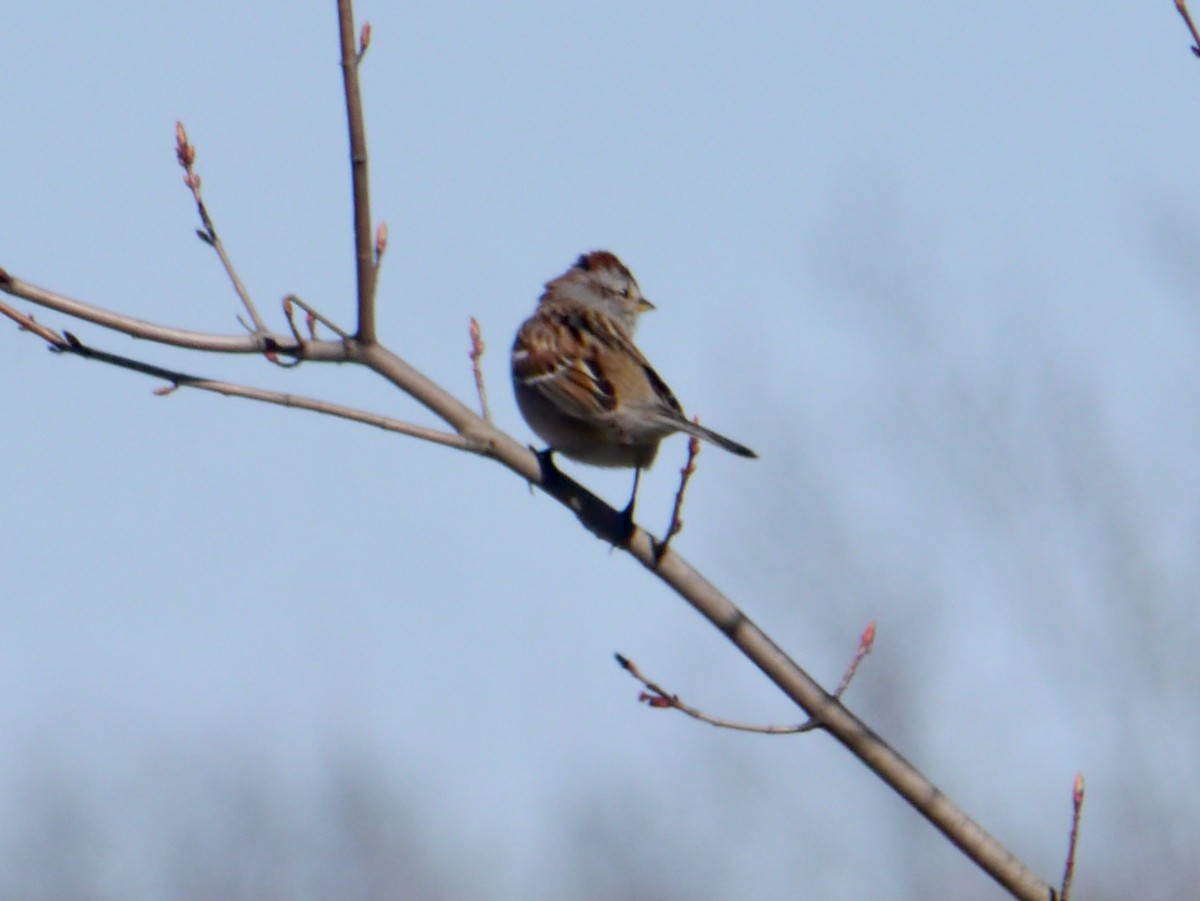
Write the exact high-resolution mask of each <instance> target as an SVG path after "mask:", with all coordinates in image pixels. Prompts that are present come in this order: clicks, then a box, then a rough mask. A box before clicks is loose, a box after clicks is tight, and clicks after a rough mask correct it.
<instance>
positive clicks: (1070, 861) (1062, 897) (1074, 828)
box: [1058, 773, 1083, 901]
mask: <svg viewBox="0 0 1200 901" xmlns="http://www.w3.org/2000/svg"><path fill="white" fill-rule="evenodd" d="M1071 804H1072V811H1071V839H1070V843H1069V844H1068V845H1067V864H1066V867H1065V868H1064V869H1063V879H1062V888H1061V889H1060V890H1059V893H1058V897H1059V901H1071V883H1072V882H1073V881H1074V879H1075V849H1076V847H1077V846H1078V844H1079V821H1080V818H1081V816H1082V814H1083V773H1076V774H1075V783H1074V785H1072V787H1071Z"/></svg>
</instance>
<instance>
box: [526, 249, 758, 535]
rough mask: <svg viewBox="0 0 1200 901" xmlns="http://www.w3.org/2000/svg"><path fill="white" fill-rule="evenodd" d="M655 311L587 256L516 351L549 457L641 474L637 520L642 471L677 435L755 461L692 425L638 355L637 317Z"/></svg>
mask: <svg viewBox="0 0 1200 901" xmlns="http://www.w3.org/2000/svg"><path fill="white" fill-rule="evenodd" d="M653 309H654V305H653V304H652V303H650V301H648V300H646V299H645V298H644V297H642V292H641V289H640V288H639V287H638V283H637V282H636V281H635V280H634V278H633V275H632V274H630V272H629V270H628V269H626V268H625V266H624V265H623V264H622V263H621V261H620V260H618V259H617V258H616V257H615V256H614V255H613V254H611V253H609V252H608V251H606V250H598V251H594V252H592V253H588V254H584V255H583V256H581V257H580V258H579V259H578V260H577V261H576V262H575V265H574V266H572V267H571V268H570V269H568V270H567V271H566V272H564V273H563V274H562V275H560V276H558V278H555V279H553V280H551V281H549V282H547V283H546V290H545V291H544V292H543V293H542V296H541V299H540V300H539V301H538V305H537V309H535V310H534V311H533V315H532V316H530V317H529V318H528V319H526V320H525V322H524V324H523V325H522V326H521V328H520V330H519V331H518V332H517V337H516V340H515V341H513V348H512V379H513V390H514V392H515V393H516V397H517V406H518V407H520V409H521V415H522V416H524V417H525V421H526V422H527V423H529V427H530V428H532V429H533V430H534V431H535V432H537V434H538V435H539V436H541V437H542V439H544V440H545V441H546V442H547V443H548V444H549V445H550V447H549V448H548V449H547V450H546V451H544V452H543V461H544V462H545V463H546V464H549V465H550V466H553V462H552V460H551V459H550V453H551V452H553V451H558V452H560V453H562V454H563V455H565V456H567V457H569V458H571V459H572V460H578V461H579V462H580V463H590V464H591V465H593V466H616V467H629V468H632V469H633V470H634V480H633V496H632V497H631V498H630V500H629V506H628V507H626V508H625V515H626V517H627V519H628V518H631V517H632V512H633V504H634V501H635V500H636V498H637V486H638V480H639V478H640V476H641V471H642V470H643V469H645V468H647V467H649V466H650V464H651V463H653V462H654V457H655V456H656V455H657V454H658V444H659V442H660V441H662V440H663V439H664V438H666V437H667V436H668V435H672V434H674V433H675V432H686V433H687V434H689V435H695V436H696V437H697V438H703V439H704V440H705V441H711V442H712V443H713V444H715V445H717V446H718V447H723V448H724V449H725V450H727V451H731V452H732V453H735V454H739V455H740V456H743V457H757V456H758V455H757V454H755V453H754V451H752V450H750V449H749V448H747V447H744V446H743V445H741V444H738V443H737V442H736V441H731V440H730V439H728V438H726V437H725V436H724V435H718V434H717V433H716V432H714V431H712V430H710V429H706V428H704V427H703V426H700V425H697V424H696V423H694V422H690V421H689V420H688V419H687V417H686V416H684V414H683V408H682V407H681V406H680V405H679V401H677V400H676V399H675V395H674V394H672V393H671V389H670V388H668V387H667V383H666V382H664V381H663V380H662V378H661V377H660V376H659V374H658V373H657V372H655V371H654V368H653V367H652V366H651V365H650V363H649V362H647V360H646V358H645V357H644V356H642V353H641V351H639V350H638V349H637V347H635V346H634V343H633V333H634V331H635V330H636V329H637V321H638V316H640V315H641V314H642V313H643V312H645V311H646V310H653Z"/></svg>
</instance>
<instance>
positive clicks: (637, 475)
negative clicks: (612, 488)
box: [620, 466, 642, 544]
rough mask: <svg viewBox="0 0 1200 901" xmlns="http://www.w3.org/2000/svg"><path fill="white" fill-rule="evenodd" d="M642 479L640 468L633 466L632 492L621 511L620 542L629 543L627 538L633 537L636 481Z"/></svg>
mask: <svg viewBox="0 0 1200 901" xmlns="http://www.w3.org/2000/svg"><path fill="white" fill-rule="evenodd" d="M641 479H642V468H641V467H640V466H638V467H635V468H634V470H633V494H631V495H629V503H628V504H626V505H625V509H624V510H622V511H621V519H620V524H621V537H622V539H623V540H622V542H621V543H622V544H629V539H630V538H632V537H633V528H634V526H633V506H634V504H636V503H637V492H638V482H640V481H641Z"/></svg>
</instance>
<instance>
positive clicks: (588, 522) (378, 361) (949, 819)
mask: <svg viewBox="0 0 1200 901" xmlns="http://www.w3.org/2000/svg"><path fill="white" fill-rule="evenodd" d="M1177 2H1179V0H1177ZM337 5H338V21H339V39H340V45H341V67H342V75H343V83H344V87H345V97H346V111H347V120H348V126H349V143H350V172H351V183H352V191H353V200H354V246H355V258H356V263H357V326H356V330H355V332H354V334H353V335H352V336H347V335H346V333H345V332H342V331H341V330H340V329H335V328H333V327H332V325H331V323H330V322H329V320H327V319H325V318H323V317H320V316H319V315H318V314H315V312H314V311H313V310H311V308H308V307H306V306H303V305H301V304H300V303H299V301H298V300H297V299H295V298H293V299H292V303H293V304H294V305H296V306H298V307H299V308H301V309H304V310H305V311H306V313H308V314H309V316H310V319H309V326H308V333H309V334H308V337H305V336H304V335H303V334H302V333H301V332H300V329H299V328H297V327H296V325H295V323H293V322H291V320H290V317H288V318H289V325H288V333H287V334H278V333H274V332H271V331H270V330H269V329H267V328H266V326H265V324H264V323H263V322H262V321H261V320H260V318H259V317H258V315H257V313H256V312H255V311H254V308H253V305H252V304H251V303H250V301H249V297H248V295H246V294H245V291H244V289H241V290H239V291H238V294H239V297H240V298H241V301H242V304H243V306H244V307H245V309H246V312H247V314H248V315H249V316H250V319H251V323H250V324H249V325H248V326H247V328H248V329H250V333H249V334H240V335H214V334H207V333H202V332H193V331H187V330H184V329H178V328H173V327H169V326H164V325H159V324H156V323H150V322H146V321H143V320H138V319H135V318H133V317H129V316H123V315H121V314H118V313H114V312H112V311H110V310H105V309H103V308H101V307H97V306H93V305H90V304H86V303H83V302H81V301H77V300H74V299H71V298H67V297H64V296H63V295H60V294H57V293H55V292H52V291H48V290H46V289H44V288H40V287H37V286H35V285H31V284H29V283H28V282H25V281H22V280H20V279H18V278H16V277H14V276H11V275H9V274H8V273H6V272H4V271H3V270H2V269H0V291H3V292H4V293H7V294H10V295H12V296H15V297H19V298H23V299H25V300H28V301H31V302H33V303H36V304H39V305H41V306H43V307H46V308H48V309H52V310H56V311H58V312H60V313H63V314H65V315H68V316H73V317H75V318H78V319H82V320H84V321H87V322H92V323H95V324H97V325H100V326H103V327H105V328H109V329H113V330H116V331H118V332H123V333H124V334H127V335H131V336H134V337H137V338H143V339H146V340H150V341H156V342H158V343H162V344H169V345H174V346H177V347H186V348H191V349H195V350H207V351H213V352H218V353H262V354H264V355H268V356H270V357H271V358H273V359H275V360H277V361H278V360H280V359H281V358H287V359H289V360H291V361H294V362H298V361H313V362H316V361H326V362H341V363H357V364H359V365H362V366H365V367H367V368H368V369H370V370H372V371H374V372H375V373H377V374H378V375H380V376H382V377H383V378H385V379H387V380H388V381H390V382H391V383H392V384H393V385H395V386H396V387H397V388H399V389H400V390H401V391H402V392H404V393H405V394H407V395H408V396H410V397H411V398H413V399H414V400H416V401H417V402H419V403H420V404H421V405H423V406H424V407H426V408H427V409H428V410H429V411H430V412H432V413H433V414H434V415H435V416H436V417H437V418H438V419H440V420H441V421H442V422H443V423H445V425H446V426H448V427H449V429H450V432H448V433H439V434H440V435H441V437H435V436H434V434H433V433H436V430H430V432H431V434H421V433H420V430H421V429H422V428H423V427H419V426H413V425H410V424H401V425H403V426H404V427H403V428H400V427H396V428H393V429H392V430H393V431H397V432H401V433H402V434H406V435H412V436H413V437H419V438H423V439H425V440H436V441H439V443H443V444H446V445H447V446H451V447H456V448H460V449H464V450H471V451H473V452H475V453H480V454H483V455H485V456H489V457H491V458H493V459H495V460H496V461H498V462H499V463H500V464H502V465H503V466H505V467H507V468H508V469H510V470H511V471H512V472H514V473H516V474H517V475H518V476H520V477H521V478H522V479H525V480H526V481H528V482H530V483H531V484H533V485H536V486H538V487H539V488H540V489H541V490H543V491H544V492H546V493H547V494H548V495H550V496H551V497H553V498H554V499H555V500H557V501H558V502H559V503H560V504H562V505H563V506H564V507H566V508H567V509H568V510H570V511H571V512H572V513H573V514H574V515H575V516H576V517H578V519H579V521H580V522H581V523H582V524H583V525H584V527H585V528H587V529H588V530H589V531H591V532H592V533H593V534H595V535H597V536H598V537H600V538H601V539H602V540H604V541H605V542H607V543H609V544H617V545H619V546H621V547H622V549H623V550H625V551H626V552H628V553H629V554H630V555H631V556H632V557H633V558H634V559H636V560H637V561H638V562H639V563H641V564H642V565H643V566H644V567H645V568H646V569H647V570H649V571H650V572H651V573H652V574H653V575H654V576H655V577H656V578H658V579H660V580H661V581H662V582H663V583H664V584H666V585H667V586H669V587H670V588H671V589H672V590H673V591H675V592H676V593H678V594H679V595H680V597H682V598H684V599H685V600H686V601H687V602H688V603H689V604H691V605H692V606H693V607H694V608H695V609H696V610H697V611H698V612H699V613H701V614H702V615H703V616H704V617H705V618H706V619H708V620H709V621H710V622H711V623H712V624H713V625H714V626H715V627H716V628H717V629H719V630H720V631H721V632H722V633H723V634H724V635H725V636H726V637H727V638H728V639H729V640H730V641H731V642H732V643H733V644H734V645H735V646H736V647H737V648H738V649H739V650H741V651H742V653H743V654H745V655H746V657H748V658H749V659H750V660H751V661H752V662H753V663H754V664H755V666H757V667H758V668H759V669H760V670H761V671H762V672H763V673H764V674H766V675H767V677H768V678H770V679H771V680H772V681H773V682H774V683H775V684H776V685H777V686H778V687H779V688H780V689H781V690H782V691H783V692H784V693H785V694H786V695H787V696H788V697H789V698H791V699H792V700H793V701H794V702H795V703H796V704H797V705H798V706H799V707H800V708H801V709H803V710H804V711H805V712H806V714H807V715H808V716H809V718H810V720H811V722H813V723H817V724H819V725H820V727H821V729H823V730H824V731H825V732H827V733H828V734H829V735H831V736H833V737H834V738H835V739H836V740H837V741H839V742H840V743H841V744H842V745H844V746H845V747H846V748H847V749H848V750H850V751H851V752H852V753H853V754H855V755H856V756H857V757H858V758H859V759H860V760H862V761H863V763H864V764H866V765H867V766H868V767H869V768H870V769H871V770H872V771H874V772H875V773H876V774H877V775H878V776H879V777H880V778H881V779H882V780H884V782H886V783H887V784H888V785H889V786H891V787H892V788H893V789H894V790H895V791H896V792H897V793H898V794H900V795H901V797H903V798H904V799H905V800H906V801H908V802H909V804H911V805H912V806H913V807H914V808H915V809H916V810H917V811H919V812H920V814H921V815H922V816H924V817H925V818H926V819H928V820H929V822H931V823H932V824H933V825H934V826H936V827H937V828H938V829H939V830H941V831H942V832H943V833H944V834H945V835H946V836H947V837H948V838H949V839H950V840H951V841H952V842H953V843H954V844H955V845H957V846H958V847H959V848H960V849H962V850H963V852H964V853H966V854H967V855H968V856H969V857H970V858H971V859H972V860H974V861H975V862H976V863H977V864H978V865H979V866H980V867H982V868H983V869H984V870H985V871H986V872H987V873H988V874H990V875H991V876H992V877H993V878H994V879H995V880H996V881H997V882H999V883H1000V884H1001V885H1003V886H1004V887H1005V888H1006V889H1007V890H1008V891H1009V892H1010V893H1011V894H1012V895H1013V896H1015V897H1017V898H1022V899H1028V901H1046V899H1048V898H1054V897H1055V893H1054V891H1053V889H1051V888H1050V886H1049V885H1048V884H1047V883H1046V882H1044V881H1043V880H1042V879H1040V878H1039V877H1038V876H1037V875H1036V874H1035V873H1033V872H1032V871H1031V870H1029V869H1028V868H1027V867H1025V865H1024V864H1022V863H1021V862H1020V861H1019V860H1017V859H1016V857H1015V856H1013V855H1012V854H1011V853H1010V852H1009V851H1008V850H1007V849H1006V848H1004V846H1002V845H1001V844H1000V843H999V842H997V841H996V840H995V839H994V838H992V837H991V836H990V835H988V834H987V833H986V832H985V831H984V830H983V829H982V828H980V826H979V825H978V824H976V823H975V822H974V821H972V820H971V819H970V818H969V817H967V815H966V814H965V813H964V812H963V811H962V810H960V809H959V808H958V807H956V806H955V805H954V804H953V803H952V802H951V801H950V799H949V798H947V797H946V796H945V795H943V794H942V793H941V792H940V791H938V790H937V788H936V787H935V786H934V785H933V784H932V783H931V782H930V781H929V780H928V779H927V778H926V777H925V776H924V775H923V774H921V773H920V772H919V771H918V770H916V769H915V768H914V767H913V766H912V765H911V764H910V763H908V761H906V760H905V759H904V758H903V757H902V756H900V755H899V754H898V753H897V752H896V751H895V750H893V749H892V748H891V747H889V746H888V744H887V743H886V742H884V741H883V739H882V738H880V736H878V735H876V734H875V733H874V732H873V731H872V730H871V729H870V728H869V727H868V726H867V725H866V724H865V723H863V722H862V721H861V720H859V719H858V718H857V717H855V716H854V715H853V714H852V713H850V711H849V710H847V709H846V708H845V707H844V706H842V704H841V703H840V701H839V699H838V697H837V696H836V695H831V694H829V693H827V692H825V691H824V690H823V689H822V688H821V686H820V685H819V684H818V683H817V682H816V681H815V680H813V679H812V678H811V677H810V676H809V675H808V674H807V673H806V672H805V671H804V670H803V669H802V668H801V667H799V666H798V665H797V664H796V663H795V662H794V661H793V660H791V659H790V658H789V657H788V656H787V654H785V653H784V652H783V650H781V649H780V648H779V647H778V646H777V645H776V644H775V643H774V642H773V641H771V639H770V638H769V637H768V636H767V635H766V634H765V633H764V632H763V631H762V630H761V629H759V628H758V626H756V625H755V624H754V623H753V622H752V621H751V620H750V619H749V617H747V616H746V615H745V614H744V613H743V612H742V611H741V610H739V609H738V608H737V607H736V606H734V604H733V603H732V602H731V601H730V600H729V599H728V598H727V597H725V595H723V594H722V593H721V592H720V591H718V590H717V588H716V587H714V586H713V585H712V584H711V583H710V582H708V581H707V580H706V579H705V578H704V577H703V576H702V575H701V574H700V573H699V572H697V571H696V570H695V569H693V568H692V567H691V566H690V565H689V564H688V563H687V562H686V561H685V560H684V559H683V558H682V557H680V556H679V555H678V554H677V553H676V552H675V550H674V548H672V547H670V546H669V544H667V543H666V542H665V541H664V542H663V543H662V544H661V545H660V543H659V542H657V541H655V540H654V539H653V538H652V537H651V536H650V535H649V534H647V533H646V532H645V531H643V530H641V529H639V528H636V527H635V528H633V530H632V531H631V532H630V531H629V530H628V523H627V522H626V520H625V519H624V518H623V517H622V516H621V514H620V513H618V512H617V511H616V510H614V509H613V508H612V507H611V506H610V505H609V504H607V503H605V502H604V501H602V500H601V499H600V498H598V497H596V496H595V495H594V494H592V493H591V492H589V491H587V489H585V488H583V487H582V486H581V485H579V484H578V483H577V482H575V481H574V480H572V479H570V478H568V477H567V476H565V475H562V474H561V473H559V474H558V476H557V477H556V478H554V479H552V480H548V481H545V482H543V476H542V468H541V467H540V466H539V463H538V460H537V457H536V456H535V454H534V453H533V452H532V451H530V450H529V449H528V448H527V447H525V446H524V445H522V444H521V443H519V442H517V441H516V440H514V439H513V438H512V437H511V436H510V435H508V434H506V433H505V432H502V431H501V430H499V429H497V428H496V427H495V426H494V425H493V424H492V423H491V422H489V421H487V419H486V418H484V417H483V416H480V415H479V414H477V413H475V412H474V411H473V410H471V409H469V408H468V407H467V406H466V405H465V404H463V403H462V402H460V401H459V400H458V399H457V398H456V397H454V396H453V395H452V394H450V393H449V392H448V391H447V390H446V389H445V388H443V387H442V386H440V385H438V384H437V383H435V382H434V381H432V380H431V379H429V378H428V377H427V376H425V375H424V374H423V373H421V372H419V371H418V370H416V369H415V368H414V367H412V366H411V365H410V364H409V363H407V362H406V361H405V360H403V359H402V358H401V357H399V356H398V355H396V354H394V353H392V352H391V351H389V350H387V349H386V348H385V347H383V346H382V345H380V344H379V343H378V340H377V336H376V327H375V292H376V284H377V280H378V272H379V264H380V260H381V257H382V254H383V249H384V246H385V245H386V231H380V232H377V233H376V235H375V240H374V241H373V240H372V229H371V216H370V203H369V191H368V181H367V150H366V132H365V129H364V126H363V112H362V98H361V94H360V89H359V83H358V67H359V64H360V63H361V62H362V60H363V57H364V54H365V52H366V49H367V46H368V44H369V40H370V31H369V29H367V28H366V27H364V29H363V30H362V32H361V33H360V37H359V39H358V42H357V44H356V42H355V34H354V22H353V16H352V12H351V4H350V0H338V4H337ZM1185 10H1186V8H1185V7H1181V12H1183V11H1185ZM1185 18H1186V16H1185ZM181 138H182V139H181V140H180V141H179V142H178V146H183V147H190V144H189V143H188V142H187V139H186V135H182V136H181ZM184 157H185V158H186V159H187V166H185V170H186V171H188V172H189V173H190V169H189V168H188V167H190V165H191V163H192V161H194V154H189V153H187V152H186V151H185V153H184ZM182 162H183V160H181V163H182ZM189 188H191V189H193V190H194V191H195V194H196V199H197V204H198V207H199V208H200V210H201V221H202V223H203V224H204V225H205V232H204V234H205V237H206V239H207V240H208V243H210V244H212V245H213V246H214V248H219V250H218V255H219V256H221V258H222V264H223V265H226V271H227V272H230V277H231V279H234V280H235V287H236V285H237V284H238V282H237V281H236V278H235V275H234V273H233V272H232V266H231V265H227V264H226V260H227V257H225V256H224V255H223V248H220V244H219V241H216V240H215V236H216V230H215V228H211V219H210V218H209V215H208V210H207V209H205V208H204V207H203V204H202V202H201V201H200V197H199V183H198V181H197V182H195V183H194V184H189ZM5 309H6V310H9V311H11V308H9V307H5ZM5 315H8V316H9V318H14V317H13V316H12V315H11V313H10V312H5ZM22 316H24V314H20V313H18V314H17V317H18V318H17V320H16V321H18V322H20V323H21V324H22V327H24V328H27V329H30V330H32V331H34V332H36V333H37V334H38V335H40V336H41V337H42V338H43V339H45V340H47V341H48V342H50V343H51V344H52V345H56V346H58V349H59V350H62V351H64V352H67V353H73V354H76V355H80V356H86V357H88V358H90V359H94V360H99V361H101V362H106V363H109V364H111V365H117V366H121V367H122V368H126V369H132V370H134V371H138V372H143V373H145V374H147V375H151V376H153V377H156V378H160V379H165V380H166V381H167V383H168V384H170V385H178V386H179V387H190V388H198V389H201V390H208V391H216V392H218V393H228V394H236V395H237V396H241V397H248V398H253V399H255V400H263V401H266V402H269V403H282V404H283V405H287V406H304V407H305V408H306V409H314V410H316V411H317V412H323V413H329V414H330V415H337V416H342V417H343V418H348V419H355V420H356V421H361V422H368V423H370V424H372V425H377V426H379V427H381V428H385V427H389V426H387V425H384V424H383V418H382V417H380V418H377V419H371V418H369V417H371V415H372V414H366V413H363V412H362V411H350V410H349V409H348V408H342V407H337V406H336V405H325V408H322V409H317V407H318V406H319V405H322V404H323V402H320V401H314V400H311V399H296V398H293V397H291V396H290V395H275V396H273V397H272V396H270V395H272V394H273V393H272V392H261V391H260V390H259V389H254V388H250V387H249V386H234V385H232V384H231V383H223V382H217V381H214V380H209V379H202V378H196V377H192V376H188V375H186V374H184V373H180V372H174V371H170V370H164V369H160V368H158V367H153V366H149V365H147V364H144V363H141V362H139V361H136V360H132V359H130V358H126V357H118V356H117V355H114V354H108V353H107V352H103V351H98V350H96V349H94V348H91V347H90V346H88V345H84V344H83V343H82V342H80V341H78V340H77V339H74V338H72V337H70V336H67V335H66V334H65V333H64V334H63V335H58V333H57V332H53V330H49V329H47V330H45V331H43V329H44V326H43V325H42V324H41V323H36V322H34V321H33V320H32V318H31V317H25V320H26V321H22V319H21V318H19V317H22ZM316 323H323V324H325V325H326V326H329V327H330V328H331V330H333V331H334V334H336V335H338V340H318V339H317V338H316V337H315V335H316V326H315V324H316ZM48 334H52V335H55V336H57V337H47V335H48ZM284 398H288V399H289V400H288V401H287V402H285V401H284ZM299 400H304V403H303V404H301V403H299V402H298V401H299ZM682 488H683V485H681V490H680V492H679V502H680V503H682ZM676 519H677V517H673V518H672V526H673V525H674V523H675V521H676ZM670 531H672V530H671V528H669V529H668V532H670Z"/></svg>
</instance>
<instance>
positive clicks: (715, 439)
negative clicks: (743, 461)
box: [676, 420, 758, 459]
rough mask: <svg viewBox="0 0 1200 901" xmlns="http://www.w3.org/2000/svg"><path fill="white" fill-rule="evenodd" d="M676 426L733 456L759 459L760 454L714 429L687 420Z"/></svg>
mask: <svg viewBox="0 0 1200 901" xmlns="http://www.w3.org/2000/svg"><path fill="white" fill-rule="evenodd" d="M676 425H678V426H679V430H680V431H681V432H687V433H688V434H689V435H695V436H696V437H697V438H703V439H704V440H705V441H710V442H712V443H713V444H715V445H716V446H717V447H723V448H725V450H727V451H729V452H730V453H731V454H737V455H738V456H739V457H750V458H751V459H758V454H756V453H755V452H754V451H752V450H750V448H748V447H746V446H745V445H744V444H738V443H737V442H736V441H733V440H731V439H729V438H726V437H725V436H724V435H718V434H717V433H716V432H714V431H713V430H712V429H706V428H705V427H704V426H702V425H696V423H694V422H687V421H686V420H681V421H679V422H677V423H676Z"/></svg>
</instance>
